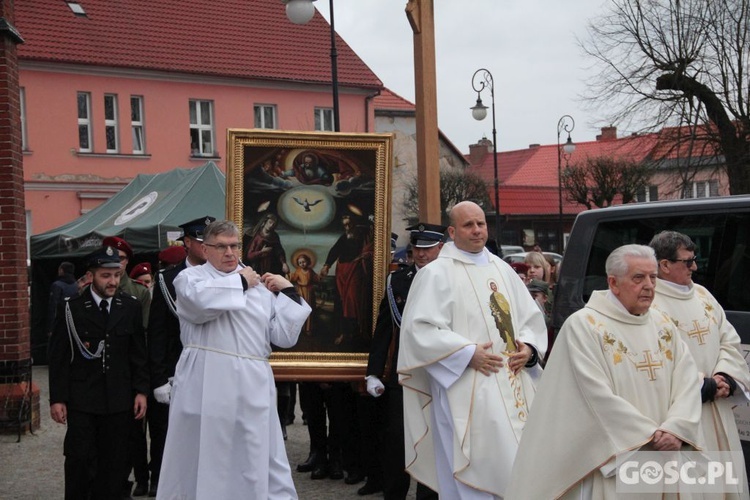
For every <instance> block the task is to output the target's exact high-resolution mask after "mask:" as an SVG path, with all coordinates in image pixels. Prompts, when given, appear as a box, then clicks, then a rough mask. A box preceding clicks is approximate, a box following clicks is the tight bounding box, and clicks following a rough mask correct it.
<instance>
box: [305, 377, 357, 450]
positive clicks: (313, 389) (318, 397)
mask: <svg viewBox="0 0 750 500" xmlns="http://www.w3.org/2000/svg"><path fill="white" fill-rule="evenodd" d="M341 384H342V382H332V383H327V384H321V383H320V382H301V383H300V384H299V398H300V406H301V407H302V411H303V412H304V414H305V417H306V418H307V432H308V433H309V434H310V452H317V453H318V454H319V456H321V457H328V458H329V459H333V460H339V461H340V460H341V452H342V439H343V434H344V432H345V431H344V426H345V425H346V420H345V419H346V416H345V412H344V402H343V400H342V393H341V389H340V387H339V386H340V385H341ZM326 415H327V416H328V419H327V420H328V423H329V424H330V425H326Z"/></svg>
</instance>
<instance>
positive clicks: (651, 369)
mask: <svg viewBox="0 0 750 500" xmlns="http://www.w3.org/2000/svg"><path fill="white" fill-rule="evenodd" d="M635 367H636V368H637V369H638V371H648V379H649V381H652V382H653V381H654V380H656V373H655V372H656V370H657V369H659V368H663V367H664V365H663V363H662V361H661V360H660V361H656V360H655V359H651V351H650V350H649V349H646V350H645V351H643V361H642V362H641V363H636V365H635Z"/></svg>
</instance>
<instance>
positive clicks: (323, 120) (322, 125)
mask: <svg viewBox="0 0 750 500" xmlns="http://www.w3.org/2000/svg"><path fill="white" fill-rule="evenodd" d="M327 124H330V127H329V126H327ZM315 130H320V131H321V132H333V108H315Z"/></svg>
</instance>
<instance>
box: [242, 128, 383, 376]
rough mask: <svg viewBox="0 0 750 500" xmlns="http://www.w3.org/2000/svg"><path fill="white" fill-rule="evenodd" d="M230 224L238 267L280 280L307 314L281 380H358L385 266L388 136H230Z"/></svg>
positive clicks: (277, 354) (277, 366)
mask: <svg viewBox="0 0 750 500" xmlns="http://www.w3.org/2000/svg"><path fill="white" fill-rule="evenodd" d="M227 141H228V143H227V152H228V153H227V154H228V159H227V218H228V219H229V220H232V221H234V222H235V223H236V224H237V226H238V227H239V228H240V231H241V234H242V245H243V248H242V261H243V262H244V263H245V264H246V265H249V266H252V267H253V268H254V269H255V270H256V271H259V272H261V273H263V272H273V273H279V274H284V275H286V276H287V278H288V279H289V280H290V281H291V282H292V283H293V284H294V285H295V287H296V288H297V291H298V292H299V294H300V295H301V296H302V297H303V298H305V300H306V301H307V302H308V304H310V306H311V308H312V309H313V312H312V314H311V315H310V319H309V320H308V322H307V323H306V324H305V326H304V327H303V330H302V332H301V333H300V336H299V340H298V342H297V345H296V346H295V347H293V348H291V349H274V353H273V355H272V356H271V366H272V367H273V370H274V374H275V375H276V378H277V379H278V380H323V381H325V380H356V379H359V380H361V378H362V377H363V376H364V374H365V370H366V367H367V356H368V353H369V346H370V340H371V338H372V331H373V326H374V325H373V323H374V319H375V318H376V317H377V310H378V306H379V304H380V299H381V297H382V293H383V287H384V283H385V276H386V272H387V269H388V265H389V262H390V220H391V215H390V206H391V200H390V193H391V186H390V171H391V160H392V156H393V154H392V149H393V146H392V141H393V139H392V136H391V135H390V134H343V133H327V132H314V133H311V132H281V131H273V130H238V129H229V130H228V136H227Z"/></svg>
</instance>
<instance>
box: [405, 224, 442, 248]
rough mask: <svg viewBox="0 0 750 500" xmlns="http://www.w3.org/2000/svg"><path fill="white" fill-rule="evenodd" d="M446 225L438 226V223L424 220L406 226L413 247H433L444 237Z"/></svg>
mask: <svg viewBox="0 0 750 500" xmlns="http://www.w3.org/2000/svg"><path fill="white" fill-rule="evenodd" d="M447 229H448V228H447V227H445V226H440V225H438V224H427V223H425V222H419V223H417V224H415V225H413V226H410V227H407V228H406V230H407V231H411V234H410V235H409V241H410V242H411V244H412V246H413V247H415V248H430V247H434V246H435V245H437V244H438V243H440V242H441V241H443V239H444V238H445V231H447Z"/></svg>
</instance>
